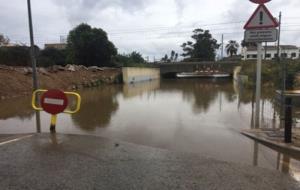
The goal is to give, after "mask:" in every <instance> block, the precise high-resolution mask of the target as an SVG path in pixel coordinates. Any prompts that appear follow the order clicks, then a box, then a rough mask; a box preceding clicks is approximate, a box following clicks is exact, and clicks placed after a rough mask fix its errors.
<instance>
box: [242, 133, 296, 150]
mask: <svg viewBox="0 0 300 190" xmlns="http://www.w3.org/2000/svg"><path fill="white" fill-rule="evenodd" d="M241 134H243V135H245V136H246V137H249V138H251V139H253V140H256V141H257V142H259V143H261V144H263V145H265V146H268V147H271V148H274V149H279V150H280V151H281V152H288V153H289V154H296V155H299V154H300V148H298V147H295V146H293V145H289V144H286V143H281V142H274V141H271V140H268V139H266V138H265V137H262V136H261V135H257V134H254V133H251V132H246V131H242V132H241Z"/></svg>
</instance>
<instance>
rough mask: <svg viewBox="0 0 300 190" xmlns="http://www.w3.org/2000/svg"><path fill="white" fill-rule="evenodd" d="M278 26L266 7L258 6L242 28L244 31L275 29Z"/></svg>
mask: <svg viewBox="0 0 300 190" xmlns="http://www.w3.org/2000/svg"><path fill="white" fill-rule="evenodd" d="M278 25H279V24H278V22H277V20H276V19H275V18H274V17H273V16H272V14H271V13H270V11H269V10H268V9H267V7H266V6H265V5H264V4H260V5H259V6H258V7H257V9H256V10H255V12H254V13H253V15H252V16H251V17H250V19H249V20H248V22H247V23H246V25H245V26H244V29H246V30H247V29H260V28H276V27H278Z"/></svg>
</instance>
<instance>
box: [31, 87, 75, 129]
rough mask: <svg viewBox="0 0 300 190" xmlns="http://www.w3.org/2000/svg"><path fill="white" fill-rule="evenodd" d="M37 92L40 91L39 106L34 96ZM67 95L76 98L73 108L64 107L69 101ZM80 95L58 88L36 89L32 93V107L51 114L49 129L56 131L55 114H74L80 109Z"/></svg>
mask: <svg viewBox="0 0 300 190" xmlns="http://www.w3.org/2000/svg"><path fill="white" fill-rule="evenodd" d="M39 93H42V94H41V96H42V98H41V102H40V107H39V106H37V105H36V101H35V100H36V97H37V95H38V94H39ZM67 95H68V96H74V97H75V98H76V108H75V109H74V110H68V109H66V108H67V106H68V104H69V101H68V98H67ZM80 104H81V97H80V95H79V94H77V93H75V92H63V91H60V90H56V89H53V90H41V89H39V90H36V91H34V92H33V95H32V107H33V108H34V109H35V110H37V111H45V112H47V113H49V114H51V123H50V131H51V132H52V133H55V132H56V129H55V128H56V120H57V114H59V113H68V114H74V113H76V112H78V111H79V110H80Z"/></svg>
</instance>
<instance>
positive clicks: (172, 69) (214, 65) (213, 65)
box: [155, 61, 240, 76]
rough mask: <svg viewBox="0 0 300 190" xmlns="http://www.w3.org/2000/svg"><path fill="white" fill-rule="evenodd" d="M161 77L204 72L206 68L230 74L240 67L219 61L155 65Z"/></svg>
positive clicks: (238, 63)
mask: <svg viewBox="0 0 300 190" xmlns="http://www.w3.org/2000/svg"><path fill="white" fill-rule="evenodd" d="M155 65H156V66H157V67H159V68H160V73H161V75H163V76H164V75H172V74H176V73H181V72H193V71H195V70H205V69H207V68H210V69H214V70H219V71H222V72H227V73H230V74H232V73H233V71H234V68H235V67H237V66H240V62H239V61H219V62H177V63H157V64H155Z"/></svg>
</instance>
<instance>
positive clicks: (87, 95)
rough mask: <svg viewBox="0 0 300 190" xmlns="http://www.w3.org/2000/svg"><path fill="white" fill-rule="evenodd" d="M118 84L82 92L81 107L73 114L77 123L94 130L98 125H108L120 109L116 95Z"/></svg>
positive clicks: (118, 89)
mask: <svg viewBox="0 0 300 190" xmlns="http://www.w3.org/2000/svg"><path fill="white" fill-rule="evenodd" d="M119 91H120V88H119V87H118V86H116V87H114V88H111V86H104V87H101V88H98V89H97V90H93V89H92V90H85V91H82V92H80V95H81V96H82V102H81V109H80V111H79V112H78V113H76V114H74V115H72V120H73V121H74V123H75V125H77V126H80V127H81V128H82V129H84V130H88V131H90V130H94V129H95V128H96V127H106V126H107V125H108V124H109V122H110V119H111V117H112V116H113V114H114V113H115V112H116V111H117V110H118V107H119V104H118V101H117V100H116V95H117V94H118V93H119Z"/></svg>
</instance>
